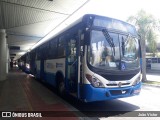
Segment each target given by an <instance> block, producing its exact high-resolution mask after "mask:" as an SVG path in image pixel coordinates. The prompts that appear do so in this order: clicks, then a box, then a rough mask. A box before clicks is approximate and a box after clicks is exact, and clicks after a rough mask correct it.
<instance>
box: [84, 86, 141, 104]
mask: <svg viewBox="0 0 160 120" xmlns="http://www.w3.org/2000/svg"><path fill="white" fill-rule="evenodd" d="M140 89H141V83H139V84H137V85H136V86H130V87H124V88H122V87H121V88H94V87H93V86H92V85H90V84H84V85H83V87H82V93H81V95H82V99H83V100H84V101H86V102H92V101H104V100H111V99H116V98H123V97H130V96H134V95H138V94H139V92H138V93H135V94H134V91H135V90H140ZM118 90H119V91H121V90H122V91H123V90H127V93H126V94H121V95H113V94H111V91H118Z"/></svg>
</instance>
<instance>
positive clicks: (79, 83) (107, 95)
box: [26, 14, 142, 102]
mask: <svg viewBox="0 0 160 120" xmlns="http://www.w3.org/2000/svg"><path fill="white" fill-rule="evenodd" d="M27 55H29V57H28V58H29V64H30V67H29V68H30V72H31V73H32V74H33V75H34V76H35V77H36V78H40V79H41V80H42V81H44V82H46V83H48V84H50V85H52V86H54V87H55V88H57V90H58V91H59V93H60V94H61V95H63V94H64V93H65V94H69V95H72V96H74V97H76V98H77V99H80V100H83V101H85V102H92V101H104V100H110V99H115V98H122V97H129V96H134V95H138V94H139V93H140V90H141V79H142V75H141V68H140V42H139V39H138V35H137V32H136V29H135V27H134V26H132V25H130V24H128V23H126V22H123V21H120V20H117V19H113V18H108V17H103V16H98V15H93V14H87V15H84V16H83V17H82V18H80V19H78V20H77V21H76V22H74V23H73V24H71V25H70V26H69V27H67V28H66V29H64V30H63V31H62V32H60V33H59V34H57V35H56V36H54V37H53V38H51V39H50V40H49V41H47V42H46V43H44V44H42V45H40V46H39V47H37V48H35V49H34V50H32V51H31V52H30V53H28V54H27ZM26 58H27V57H26Z"/></svg>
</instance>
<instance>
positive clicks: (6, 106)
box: [0, 68, 79, 120]
mask: <svg viewBox="0 0 160 120" xmlns="http://www.w3.org/2000/svg"><path fill="white" fill-rule="evenodd" d="M0 111H21V112H23V111H31V112H34V111H40V112H41V111H50V113H49V112H48V113H47V112H46V114H48V115H49V116H54V113H56V112H54V111H62V112H58V113H56V115H57V116H58V117H57V116H56V117H54V118H53V117H52V118H51V117H42V118H37V119H38V120H39V119H40V120H41V119H43V120H50V119H51V120H53V119H58V120H59V119H60V120H61V119H62V120H64V119H69V120H78V119H79V118H78V117H76V114H75V113H72V112H69V114H70V116H69V117H63V114H66V113H65V112H68V111H77V110H76V109H75V108H74V107H72V106H71V105H69V104H68V103H66V102H65V101H64V100H63V99H61V98H60V97H58V96H57V95H56V94H54V92H53V91H51V90H49V89H48V88H46V87H45V86H44V85H43V84H41V83H40V82H38V81H37V80H35V79H34V78H33V77H31V76H30V75H27V74H25V73H24V72H22V71H20V70H18V68H14V69H12V70H11V71H10V72H9V74H8V77H7V80H5V81H1V82H0ZM42 114H43V113H42ZM11 119H13V120H19V119H20V118H19V117H16V118H8V120H11ZM37 119H36V120H37ZM0 120H3V118H0ZM23 120H32V119H31V118H25V119H24V118H23ZM33 120H35V118H33Z"/></svg>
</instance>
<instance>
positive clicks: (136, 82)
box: [132, 75, 142, 86]
mask: <svg viewBox="0 0 160 120" xmlns="http://www.w3.org/2000/svg"><path fill="white" fill-rule="evenodd" d="M141 79H142V77H141V75H139V76H138V77H137V78H136V80H135V81H134V82H133V84H132V85H133V86H134V85H137V84H138V83H139V82H141Z"/></svg>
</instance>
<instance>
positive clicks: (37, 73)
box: [35, 70, 40, 79]
mask: <svg viewBox="0 0 160 120" xmlns="http://www.w3.org/2000/svg"><path fill="white" fill-rule="evenodd" d="M35 76H36V78H38V79H40V70H37V71H36V75H35Z"/></svg>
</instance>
